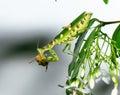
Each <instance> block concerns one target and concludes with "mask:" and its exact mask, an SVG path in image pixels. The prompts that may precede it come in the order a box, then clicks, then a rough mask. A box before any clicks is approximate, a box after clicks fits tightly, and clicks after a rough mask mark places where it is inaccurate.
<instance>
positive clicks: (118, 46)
mask: <svg viewBox="0 0 120 95" xmlns="http://www.w3.org/2000/svg"><path fill="white" fill-rule="evenodd" d="M112 40H113V41H115V42H113V43H114V48H113V49H114V51H112V52H115V55H116V56H117V57H120V24H119V25H118V27H117V28H116V29H115V31H114V33H113V36H112Z"/></svg>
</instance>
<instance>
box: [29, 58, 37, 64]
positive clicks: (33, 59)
mask: <svg viewBox="0 0 120 95" xmlns="http://www.w3.org/2000/svg"><path fill="white" fill-rule="evenodd" d="M35 58H36V57H33V58H32V60H31V61H29V62H28V63H29V64H31V63H32V62H34V61H35Z"/></svg>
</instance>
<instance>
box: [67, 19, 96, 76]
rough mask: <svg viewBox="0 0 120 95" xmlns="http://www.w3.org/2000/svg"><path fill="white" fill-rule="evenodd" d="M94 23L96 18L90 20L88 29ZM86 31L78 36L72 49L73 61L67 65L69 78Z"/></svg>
mask: <svg viewBox="0 0 120 95" xmlns="http://www.w3.org/2000/svg"><path fill="white" fill-rule="evenodd" d="M95 21H98V20H97V19H96V18H93V19H91V20H90V22H89V25H88V29H89V28H90V27H91V26H92V25H93V23H94V22H95ZM88 29H87V30H86V31H84V32H83V33H82V34H81V35H80V36H79V38H78V40H77V42H76V44H75V48H74V55H75V56H73V59H72V61H71V63H70V64H69V68H68V75H69V76H70V75H71V73H72V71H73V69H74V67H75V63H76V61H77V59H78V56H79V51H80V49H81V46H82V43H83V40H84V37H85V35H86V33H87V32H88Z"/></svg>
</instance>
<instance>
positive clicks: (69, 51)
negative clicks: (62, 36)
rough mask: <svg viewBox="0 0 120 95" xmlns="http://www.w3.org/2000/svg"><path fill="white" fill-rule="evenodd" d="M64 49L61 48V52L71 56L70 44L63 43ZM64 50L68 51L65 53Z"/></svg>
mask: <svg viewBox="0 0 120 95" xmlns="http://www.w3.org/2000/svg"><path fill="white" fill-rule="evenodd" d="M65 44H66V45H65V47H64V48H63V50H62V51H63V52H64V53H67V54H70V55H72V51H71V43H70V42H65ZM66 50H68V51H66Z"/></svg>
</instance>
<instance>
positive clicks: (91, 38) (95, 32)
mask: <svg viewBox="0 0 120 95" xmlns="http://www.w3.org/2000/svg"><path fill="white" fill-rule="evenodd" d="M99 31H100V27H96V28H95V29H94V30H93V31H92V32H91V34H90V35H89V37H88V39H87V40H86V42H85V44H84V46H83V47H82V50H81V51H80V53H79V59H78V61H77V62H76V63H75V67H74V71H73V73H72V77H71V79H72V78H73V79H74V78H76V77H77V75H78V72H79V68H80V66H81V65H82V64H83V62H84V60H85V57H86V54H87V50H85V49H87V48H88V47H89V46H90V45H91V44H92V42H93V41H94V39H95V37H96V36H97V35H98V33H99Z"/></svg>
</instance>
